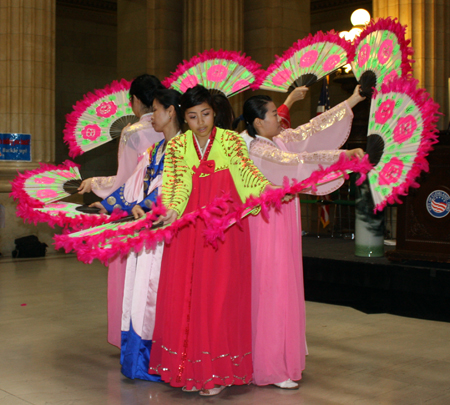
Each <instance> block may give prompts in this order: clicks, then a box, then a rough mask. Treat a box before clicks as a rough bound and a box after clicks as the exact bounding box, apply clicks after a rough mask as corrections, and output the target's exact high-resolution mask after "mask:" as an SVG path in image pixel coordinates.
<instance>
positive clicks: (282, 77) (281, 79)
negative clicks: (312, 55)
mask: <svg viewBox="0 0 450 405" xmlns="http://www.w3.org/2000/svg"><path fill="white" fill-rule="evenodd" d="M291 75H292V72H291V71H290V70H289V69H283V70H280V71H279V72H278V73H277V74H276V75H274V76H273V77H272V83H273V84H274V85H275V86H282V85H283V84H284V83H285V82H287V81H288V80H289V79H290V78H291Z"/></svg>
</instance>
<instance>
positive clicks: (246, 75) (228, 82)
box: [162, 49, 260, 97]
mask: <svg viewBox="0 0 450 405" xmlns="http://www.w3.org/2000/svg"><path fill="white" fill-rule="evenodd" d="M259 72H260V65H259V64H258V63H256V62H254V61H253V60H252V59H251V58H250V57H246V56H245V54H241V53H240V52H235V51H224V50H222V49H220V50H219V51H215V50H213V49H211V50H209V51H205V52H203V53H200V54H199V55H197V56H194V57H192V58H191V59H190V60H189V61H184V62H183V63H181V64H180V65H178V67H177V69H176V71H175V72H174V73H173V74H172V75H171V76H170V77H168V78H167V79H165V80H163V82H162V83H163V85H164V86H166V87H168V88H169V87H171V88H173V89H175V90H178V91H180V92H182V93H184V92H186V90H187V89H189V88H191V87H194V86H196V85H197V84H201V85H202V86H204V87H206V88H207V89H208V90H210V91H213V92H214V91H218V92H219V91H220V92H222V93H224V94H225V95H226V96H227V97H232V96H234V95H235V94H238V93H240V92H242V91H244V90H247V89H248V88H249V87H250V85H251V84H252V83H253V82H254V81H255V80H256V75H257V74H259Z"/></svg>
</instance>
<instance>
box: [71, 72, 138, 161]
mask: <svg viewBox="0 0 450 405" xmlns="http://www.w3.org/2000/svg"><path fill="white" fill-rule="evenodd" d="M130 86H131V82H129V81H127V80H125V79H121V80H120V81H117V80H114V81H113V82H112V83H110V84H107V85H106V86H105V87H104V88H103V89H97V90H94V92H93V93H91V92H89V93H87V94H85V95H84V96H83V99H82V100H80V101H77V102H76V103H75V105H74V106H73V111H72V112H71V113H69V114H67V115H66V125H65V127H64V130H63V134H64V137H63V139H64V143H65V144H66V145H67V146H68V147H69V156H70V157H71V158H75V157H77V156H79V155H82V154H83V153H84V151H83V150H82V149H81V148H80V147H79V146H78V143H77V141H76V137H75V130H76V125H77V122H78V119H79V118H80V117H81V115H82V114H83V113H84V112H85V111H86V110H87V109H88V108H89V107H90V106H91V105H92V104H93V103H95V102H97V101H98V100H99V99H100V98H102V97H105V96H109V95H110V94H113V93H117V92H119V91H123V90H129V89H130Z"/></svg>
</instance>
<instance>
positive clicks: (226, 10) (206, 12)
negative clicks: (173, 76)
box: [184, 0, 244, 59]
mask: <svg viewBox="0 0 450 405" xmlns="http://www.w3.org/2000/svg"><path fill="white" fill-rule="evenodd" d="M184 10H185V11H184V58H185V59H189V58H190V57H191V56H193V55H195V54H197V53H199V52H203V51H205V50H207V49H211V48H213V49H215V50H219V49H220V48H222V49H224V50H233V51H240V50H242V47H243V14H244V2H243V0H214V1H210V0H184Z"/></svg>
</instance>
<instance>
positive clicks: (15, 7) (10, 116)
mask: <svg viewBox="0 0 450 405" xmlns="http://www.w3.org/2000/svg"><path fill="white" fill-rule="evenodd" d="M0 55H1V56H0V75H1V80H0V130H1V131H2V132H18V133H29V134H31V142H32V159H33V161H34V162H51V161H53V160H54V149H55V134H54V132H55V128H54V127H55V112H54V110H55V101H54V100H55V0H41V1H38V2H29V1H25V0H2V2H1V4H0Z"/></svg>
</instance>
